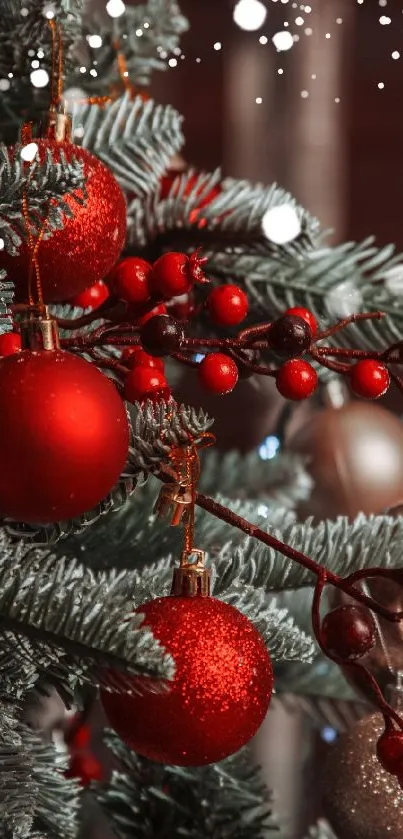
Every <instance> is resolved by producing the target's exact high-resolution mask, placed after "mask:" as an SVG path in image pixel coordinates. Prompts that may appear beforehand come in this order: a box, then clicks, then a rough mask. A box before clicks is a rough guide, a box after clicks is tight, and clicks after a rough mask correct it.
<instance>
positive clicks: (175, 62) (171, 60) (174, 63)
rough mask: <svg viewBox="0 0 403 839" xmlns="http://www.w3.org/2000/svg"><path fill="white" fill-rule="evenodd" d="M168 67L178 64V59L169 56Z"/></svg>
mask: <svg viewBox="0 0 403 839" xmlns="http://www.w3.org/2000/svg"><path fill="white" fill-rule="evenodd" d="M168 64H169V66H170V67H177V66H178V59H177V58H170V59H169V61H168Z"/></svg>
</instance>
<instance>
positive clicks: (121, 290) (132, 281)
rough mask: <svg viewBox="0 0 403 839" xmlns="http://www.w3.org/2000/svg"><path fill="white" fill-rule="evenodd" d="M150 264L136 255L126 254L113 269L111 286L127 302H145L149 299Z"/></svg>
mask: <svg viewBox="0 0 403 839" xmlns="http://www.w3.org/2000/svg"><path fill="white" fill-rule="evenodd" d="M150 272H151V265H150V263H149V262H146V260H145V259H140V257H138V256H128V257H127V259H123V260H122V262H119V264H118V265H116V267H115V268H114V269H113V271H112V273H111V275H110V280H111V284H112V288H113V290H114V292H115V294H117V296H118V297H120V298H121V299H122V300H126V302H127V303H147V300H149V299H150V296H151V294H150V288H149V276H150Z"/></svg>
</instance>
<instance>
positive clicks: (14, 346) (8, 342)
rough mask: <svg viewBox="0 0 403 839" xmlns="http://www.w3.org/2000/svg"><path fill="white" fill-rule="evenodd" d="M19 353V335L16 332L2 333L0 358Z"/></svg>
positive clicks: (0, 337) (0, 336)
mask: <svg viewBox="0 0 403 839" xmlns="http://www.w3.org/2000/svg"><path fill="white" fill-rule="evenodd" d="M20 351H21V335H20V334H19V333H18V332H4V333H3V335H0V356H5V355H14V353H16V352H20Z"/></svg>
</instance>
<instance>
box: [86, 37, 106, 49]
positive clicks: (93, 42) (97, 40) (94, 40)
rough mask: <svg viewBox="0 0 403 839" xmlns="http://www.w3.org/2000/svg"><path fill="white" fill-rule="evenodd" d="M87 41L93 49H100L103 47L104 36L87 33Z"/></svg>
mask: <svg viewBox="0 0 403 839" xmlns="http://www.w3.org/2000/svg"><path fill="white" fill-rule="evenodd" d="M87 41H88V44H89V46H90V47H91V49H92V50H99V48H100V47H102V38H101V36H100V35H87Z"/></svg>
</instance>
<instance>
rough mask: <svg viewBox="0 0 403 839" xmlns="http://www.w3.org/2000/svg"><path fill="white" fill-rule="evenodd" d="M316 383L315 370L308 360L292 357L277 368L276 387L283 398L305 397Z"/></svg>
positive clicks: (310, 393)
mask: <svg viewBox="0 0 403 839" xmlns="http://www.w3.org/2000/svg"><path fill="white" fill-rule="evenodd" d="M317 384H318V377H317V374H316V371H315V370H314V368H313V367H312V365H311V364H309V362H308V361H303V360H302V359H299V358H292V359H290V361H286V362H284V364H282V365H281V367H280V368H279V369H278V370H277V375H276V387H277V390H278V391H279V393H281V395H282V396H284V398H285V399H293V400H295V401H299V400H300V399H307V398H308V396H312V394H313V392H314V390H315V389H316V386H317Z"/></svg>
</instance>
